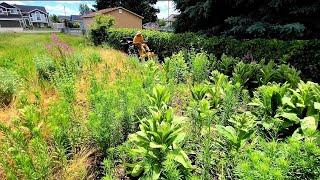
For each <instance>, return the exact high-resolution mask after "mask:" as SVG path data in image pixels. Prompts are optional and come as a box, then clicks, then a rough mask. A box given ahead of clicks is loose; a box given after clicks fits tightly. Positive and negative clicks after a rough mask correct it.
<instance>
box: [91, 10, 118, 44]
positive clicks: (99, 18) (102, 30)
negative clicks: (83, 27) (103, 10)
mask: <svg viewBox="0 0 320 180" xmlns="http://www.w3.org/2000/svg"><path fill="white" fill-rule="evenodd" d="M114 22H115V20H114V18H113V17H111V16H106V15H103V14H96V15H95V17H94V23H93V24H92V25H91V27H90V32H89V33H90V38H91V40H92V42H93V43H94V45H101V44H102V43H104V42H106V39H107V36H108V32H107V31H108V29H109V28H110V27H112V26H113V25H114Z"/></svg>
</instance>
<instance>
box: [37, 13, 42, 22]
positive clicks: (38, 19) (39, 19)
mask: <svg viewBox="0 0 320 180" xmlns="http://www.w3.org/2000/svg"><path fill="white" fill-rule="evenodd" d="M36 16H37V21H41V17H40V13H39V12H37V13H36Z"/></svg>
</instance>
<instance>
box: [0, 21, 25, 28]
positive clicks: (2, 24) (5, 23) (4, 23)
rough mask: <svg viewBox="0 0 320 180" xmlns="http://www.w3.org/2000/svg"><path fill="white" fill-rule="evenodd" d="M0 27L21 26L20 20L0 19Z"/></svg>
mask: <svg viewBox="0 0 320 180" xmlns="http://www.w3.org/2000/svg"><path fill="white" fill-rule="evenodd" d="M0 27H3V28H7V27H21V26H20V22H19V21H18V20H16V21H12V20H0Z"/></svg>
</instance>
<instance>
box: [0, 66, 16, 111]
mask: <svg viewBox="0 0 320 180" xmlns="http://www.w3.org/2000/svg"><path fill="white" fill-rule="evenodd" d="M0 81H1V83H0V107H2V106H7V105H9V104H10V103H11V101H12V99H13V97H14V94H15V93H16V91H17V90H18V88H19V86H20V84H21V83H20V82H19V81H20V78H19V76H18V75H17V74H16V73H15V72H13V71H11V70H8V69H6V68H2V67H0Z"/></svg>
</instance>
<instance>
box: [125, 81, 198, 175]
mask: <svg viewBox="0 0 320 180" xmlns="http://www.w3.org/2000/svg"><path fill="white" fill-rule="evenodd" d="M159 92H160V93H159ZM163 92H165V90H164V89H163V87H157V88H154V91H153V95H151V96H150V97H156V98H152V102H154V105H153V106H154V107H157V109H162V110H164V109H166V110H165V111H151V112H152V115H151V117H150V118H149V119H147V120H143V121H142V122H141V124H140V131H138V132H136V133H134V134H131V135H130V136H129V140H130V141H131V142H133V143H134V144H135V145H136V148H135V149H132V150H130V151H131V153H134V154H137V155H138V156H142V157H141V161H139V162H137V163H136V164H135V166H134V168H133V170H132V172H131V174H132V175H133V176H141V174H143V177H145V178H148V179H159V178H160V177H163V176H165V174H163V171H162V169H164V167H166V168H168V161H170V160H171V161H174V162H176V163H177V166H178V167H179V168H176V169H179V170H180V172H184V173H186V172H185V171H187V172H188V171H190V170H191V169H192V168H193V167H192V165H191V162H190V160H189V159H188V156H187V155H186V153H185V152H184V151H183V150H182V148H181V144H180V143H181V141H182V140H183V139H184V136H185V134H184V133H183V126H182V124H183V119H182V118H177V117H174V116H173V110H172V109H171V108H166V107H167V106H166V105H165V104H166V102H167V100H168V98H169V97H168V94H167V93H163ZM182 170H183V171H182Z"/></svg>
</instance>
